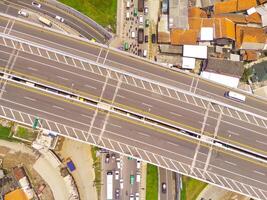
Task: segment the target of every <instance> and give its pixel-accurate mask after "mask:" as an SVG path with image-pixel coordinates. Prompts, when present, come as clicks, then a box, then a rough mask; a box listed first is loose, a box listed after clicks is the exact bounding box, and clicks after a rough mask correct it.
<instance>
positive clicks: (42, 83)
mask: <svg viewBox="0 0 267 200" xmlns="http://www.w3.org/2000/svg"><path fill="white" fill-rule="evenodd" d="M0 3H1V5H4V6H0V7H1V10H0V12H2V13H5V14H8V15H10V16H9V17H8V16H7V15H1V16H0V70H1V72H0V75H1V82H0V84H1V88H2V89H1V93H0V97H1V98H0V106H1V109H0V115H1V116H3V117H5V118H7V119H10V120H14V121H17V122H21V123H24V124H27V125H31V124H32V121H33V118H34V117H36V116H38V117H39V118H40V119H42V123H41V125H40V126H41V127H40V128H42V129H48V130H53V131H55V132H58V133H59V134H62V135H64V136H67V137H72V138H75V139H78V140H81V141H85V142H87V143H90V144H93V145H97V146H99V147H102V148H105V149H109V150H110V151H109V152H106V153H103V154H102V161H103V162H102V163H104V165H103V171H102V173H103V174H104V175H103V177H104V180H103V182H104V183H106V187H105V188H104V190H103V191H102V192H103V194H104V195H106V198H107V199H113V198H114V199H126V198H127V199H128V198H129V199H130V200H131V199H135V200H138V199H139V193H140V184H139V183H140V181H141V178H142V177H141V174H140V171H139V169H140V167H141V164H140V162H141V160H142V161H146V162H149V163H153V164H156V165H158V166H160V167H163V168H167V169H171V170H173V171H176V172H179V173H182V174H185V175H189V176H192V177H196V178H198V179H200V180H203V181H206V182H209V183H213V184H215V185H218V186H221V187H224V188H227V189H230V190H233V191H237V192H239V193H242V194H246V195H249V196H251V197H255V198H258V199H266V198H265V197H266V196H267V182H266V180H267V178H266V176H267V146H266V145H267V138H266V130H267V103H266V101H265V100H263V99H260V98H257V97H255V96H253V95H249V94H246V93H244V92H241V91H238V90H234V89H232V88H227V87H225V86H222V85H218V84H215V83H213V82H209V81H207V80H205V79H202V78H200V77H197V76H194V75H191V74H186V73H184V72H179V71H177V70H173V69H169V68H166V67H164V66H161V65H159V64H157V63H154V62H151V61H148V60H146V59H143V58H138V57H136V56H134V55H131V54H128V53H125V52H120V51H118V50H117V49H114V48H112V47H109V46H105V45H103V44H98V43H96V42H95V41H89V40H87V39H84V38H82V37H79V36H72V35H68V34H65V33H62V32H60V31H59V30H54V29H52V28H53V25H52V24H50V23H52V22H50V21H49V20H48V21H46V18H40V17H39V18H38V19H39V21H40V22H42V24H44V25H45V27H44V26H43V25H40V24H39V25H36V24H32V23H28V22H27V21H25V20H24V19H23V18H22V17H21V18H19V19H17V15H18V12H20V14H19V15H21V16H24V17H26V18H27V16H28V14H27V12H25V11H24V10H21V9H20V7H21V6H23V7H24V8H28V7H31V8H33V10H38V9H44V11H45V12H47V13H46V14H47V15H48V16H50V17H51V16H52V17H53V18H55V19H56V20H58V21H59V22H60V23H66V24H68V25H69V26H73V28H75V29H77V30H78V31H79V32H80V33H81V34H82V35H83V36H84V37H86V38H90V39H91V38H94V39H95V40H96V41H97V42H100V43H105V42H106V38H105V36H103V35H101V34H100V33H99V32H98V31H97V30H95V29H92V27H91V28H88V27H89V26H87V25H85V24H84V23H83V22H79V23H75V25H74V23H73V21H74V19H73V16H71V15H68V14H66V13H65V12H64V11H62V12H60V13H58V10H57V14H56V15H55V14H53V15H51V13H55V10H54V9H55V8H52V7H51V6H48V5H44V4H38V3H37V4H35V3H34V4H31V1H25V3H24V2H23V3H22V2H19V1H18V2H17V1H13V0H12V1H10V4H7V3H6V1H3V2H0ZM22 4H23V5H22ZM6 6H10V9H8V10H7V7H6ZM6 11H7V12H6ZM76 20H77V19H76ZM78 21H80V20H78ZM76 26H78V27H76ZM92 35H93V36H92ZM118 153H123V154H125V155H129V157H128V158H127V157H123V156H120V155H119V154H118ZM125 169H127V170H125ZM168 173H169V172H167V171H166V170H163V169H162V170H161V171H160V177H161V179H160V185H161V191H162V194H161V195H162V199H164V198H165V199H168V196H174V195H173V192H172V191H171V189H169V188H168V185H169V182H172V181H173V180H172V179H173V175H172V174H171V173H170V174H168Z"/></svg>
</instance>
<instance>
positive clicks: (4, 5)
mask: <svg viewBox="0 0 267 200" xmlns="http://www.w3.org/2000/svg"><path fill="white" fill-rule="evenodd" d="M31 3H32V0H23V1H19V0H8V1H3V0H1V1H0V12H2V13H6V14H9V15H12V16H15V17H17V16H18V10H20V9H21V8H23V9H27V10H32V11H34V12H40V13H43V14H45V15H48V16H50V17H53V18H54V17H55V16H57V15H58V16H60V17H63V18H64V23H65V24H66V25H68V26H69V27H71V28H73V29H74V30H76V31H78V32H79V33H80V34H81V35H82V36H84V37H85V38H88V39H92V38H94V39H95V40H96V41H97V42H99V43H103V44H104V43H106V42H107V39H106V37H105V35H103V34H102V33H101V32H100V31H99V30H98V28H97V27H92V26H90V25H89V24H88V23H86V22H84V21H83V20H81V19H80V18H78V17H75V16H74V15H72V14H71V13H69V12H67V11H65V10H63V9H59V8H57V7H55V6H52V5H50V4H47V3H41V5H42V6H41V8H37V7H34V6H32V5H31Z"/></svg>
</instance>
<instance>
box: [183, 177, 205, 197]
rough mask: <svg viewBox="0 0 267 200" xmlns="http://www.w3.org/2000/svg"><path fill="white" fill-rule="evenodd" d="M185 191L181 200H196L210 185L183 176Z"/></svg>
mask: <svg viewBox="0 0 267 200" xmlns="http://www.w3.org/2000/svg"><path fill="white" fill-rule="evenodd" d="M182 182H183V189H182V191H181V200H195V199H196V198H197V197H198V195H199V194H200V192H201V191H202V190H203V189H204V188H205V187H206V186H207V185H208V184H207V183H204V182H202V181H199V180H196V179H193V178H190V177H187V176H183V177H182Z"/></svg>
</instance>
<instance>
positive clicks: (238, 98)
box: [224, 91, 246, 102]
mask: <svg viewBox="0 0 267 200" xmlns="http://www.w3.org/2000/svg"><path fill="white" fill-rule="evenodd" d="M224 96H225V97H227V98H229V99H233V100H236V101H240V102H244V101H245V100H246V96H245V95H243V94H239V93H236V92H233V91H228V92H226V93H225V95H224Z"/></svg>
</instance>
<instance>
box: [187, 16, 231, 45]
mask: <svg viewBox="0 0 267 200" xmlns="http://www.w3.org/2000/svg"><path fill="white" fill-rule="evenodd" d="M189 27H190V29H194V30H197V31H198V32H200V29H201V27H213V28H214V38H215V39H217V38H229V39H232V40H235V24H234V22H232V21H231V20H229V19H227V18H192V17H191V18H189Z"/></svg>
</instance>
